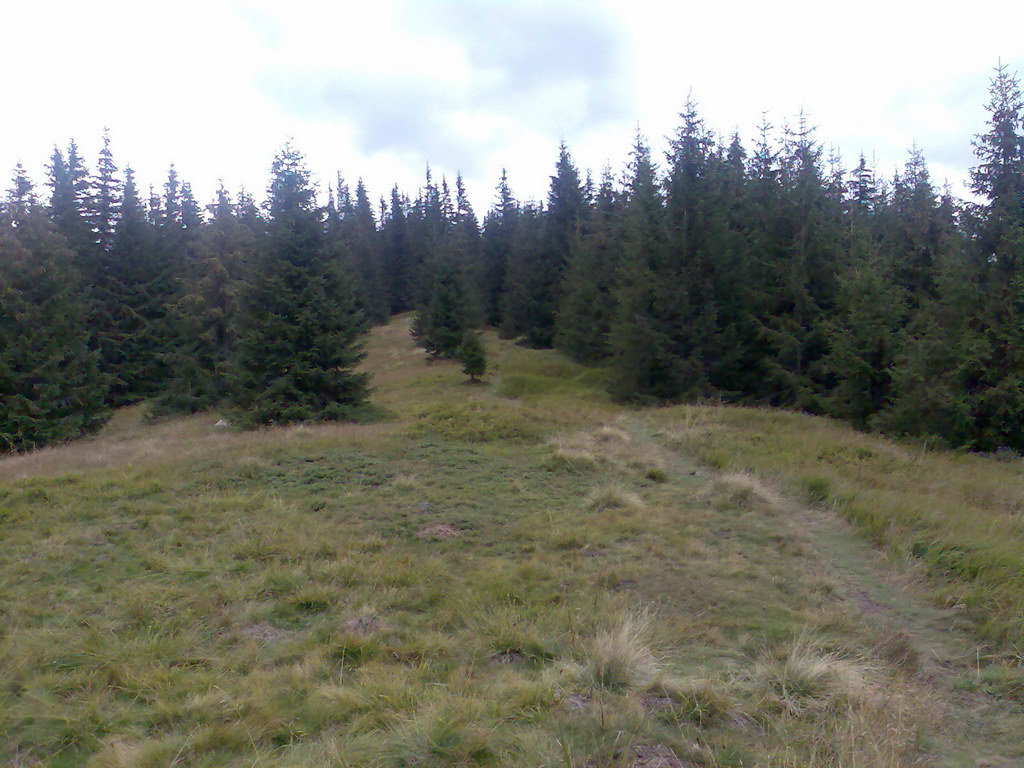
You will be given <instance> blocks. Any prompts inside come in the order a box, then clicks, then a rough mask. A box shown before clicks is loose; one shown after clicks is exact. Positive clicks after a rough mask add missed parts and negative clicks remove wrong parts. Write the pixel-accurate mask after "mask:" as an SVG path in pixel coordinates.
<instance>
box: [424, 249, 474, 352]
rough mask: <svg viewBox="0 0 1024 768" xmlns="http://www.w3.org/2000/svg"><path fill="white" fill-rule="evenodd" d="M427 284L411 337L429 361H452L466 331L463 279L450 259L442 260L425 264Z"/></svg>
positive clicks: (466, 319)
mask: <svg viewBox="0 0 1024 768" xmlns="http://www.w3.org/2000/svg"><path fill="white" fill-rule="evenodd" d="M429 281H430V282H429V285H428V286H427V288H426V294H425V296H424V298H423V303H422V304H421V305H420V307H419V308H418V310H417V312H416V316H415V317H414V318H413V322H412V328H411V332H412V337H413V339H414V340H415V341H416V343H417V344H418V345H419V346H420V347H422V348H423V349H425V350H426V351H427V352H429V353H430V356H431V357H432V358H436V357H443V358H451V359H454V358H456V357H457V353H458V349H459V345H460V344H462V342H463V339H464V338H465V335H466V331H467V329H468V328H469V322H468V318H467V303H466V289H465V286H464V284H463V278H462V275H461V273H460V271H459V269H458V267H457V266H456V264H455V263H454V262H453V261H452V260H451V259H448V258H442V259H438V260H437V261H436V262H435V263H433V264H431V265H429Z"/></svg>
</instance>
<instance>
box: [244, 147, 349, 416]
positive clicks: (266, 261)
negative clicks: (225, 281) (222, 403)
mask: <svg viewBox="0 0 1024 768" xmlns="http://www.w3.org/2000/svg"><path fill="white" fill-rule="evenodd" d="M268 195H269V199H268V201H267V216H268V221H267V228H268V229H267V240H266V248H265V252H264V253H263V254H262V258H261V262H260V264H259V265H258V267H257V269H256V271H255V274H254V275H253V277H252V285H251V286H250V287H249V288H248V290H247V291H246V292H245V294H244V296H243V298H242V306H241V310H240V313H239V319H238V326H237V327H238V338H237V342H236V344H235V349H234V365H233V369H232V377H231V378H232V382H231V383H232V386H231V393H230V397H231V402H232V404H233V406H234V407H235V409H236V411H237V413H238V417H239V418H240V420H241V421H242V422H243V423H247V424H253V425H258V424H287V423H291V422H300V421H324V420H338V419H346V418H352V417H354V416H356V415H357V413H358V411H359V409H360V407H361V406H363V405H364V404H365V402H366V399H367V396H368V392H369V390H368V380H369V374H367V373H363V372H359V371H356V367H357V366H358V364H359V362H360V361H361V360H362V359H363V357H364V355H365V353H364V352H363V344H364V337H365V333H366V321H365V318H364V317H363V315H362V313H361V312H360V310H359V308H358V306H357V303H356V296H355V291H354V286H353V285H352V283H351V281H350V280H348V279H347V278H346V277H345V276H343V275H342V274H341V273H340V271H339V270H338V269H337V268H336V267H335V266H334V265H332V264H331V263H330V261H329V260H328V259H327V258H325V256H324V254H323V222H322V217H321V214H320V211H319V209H318V208H317V205H316V200H315V193H314V190H313V187H312V184H311V180H310V174H309V171H308V170H307V169H306V167H305V163H304V160H303V157H302V155H301V154H300V153H299V152H298V151H297V150H296V149H295V148H293V147H292V146H291V145H290V144H286V145H285V146H284V148H283V149H282V150H281V151H280V152H279V153H278V155H277V156H276V157H275V159H274V162H273V165H272V167H271V181H270V187H269V190H268Z"/></svg>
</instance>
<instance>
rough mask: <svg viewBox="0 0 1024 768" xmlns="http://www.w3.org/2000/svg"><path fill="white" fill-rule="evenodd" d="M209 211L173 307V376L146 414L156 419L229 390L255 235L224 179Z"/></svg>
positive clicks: (210, 402) (197, 407) (208, 403)
mask: <svg viewBox="0 0 1024 768" xmlns="http://www.w3.org/2000/svg"><path fill="white" fill-rule="evenodd" d="M210 213H211V218H210V221H209V223H208V224H205V225H203V226H202V227H201V228H200V230H199V232H198V233H197V234H196V245H195V258H194V260H192V261H191V262H190V264H189V269H188V272H187V275H186V278H185V280H184V283H183V288H182V291H181V296H180V297H179V298H178V299H177V300H176V301H175V302H174V304H173V305H172V306H171V311H170V314H171V317H170V320H171V324H172V327H173V329H174V331H175V334H176V338H177V341H176V344H175V345H174V348H173V349H172V350H171V352H169V353H168V356H167V362H168V367H169V369H170V371H171V372H172V374H173V378H172V379H171V381H170V382H169V384H168V385H167V387H166V388H165V389H164V391H163V392H162V393H161V394H160V395H159V397H157V398H156V399H155V401H154V402H153V405H152V407H151V410H150V415H151V416H152V417H154V418H157V417H160V416H163V415H166V414H172V413H195V412H196V411H201V410H204V409H206V408H211V407H213V406H215V405H217V404H218V403H219V402H220V401H221V400H222V399H224V397H225V396H226V393H227V382H226V377H227V373H228V366H229V363H230V359H231V350H232V347H233V344H234V329H233V327H232V324H233V322H234V319H235V316H236V315H237V312H238V297H239V294H240V292H241V291H242V289H243V286H244V284H245V279H246V278H247V276H248V271H249V270H250V269H251V267H252V263H253V259H254V254H255V251H256V247H257V240H256V237H255V236H254V233H253V232H252V230H251V229H250V228H249V227H247V226H246V225H245V224H243V223H242V221H241V220H240V214H239V209H238V208H237V206H235V205H234V204H233V203H232V201H231V197H230V195H229V194H228V192H227V190H226V189H225V188H224V186H223V184H222V185H221V187H220V189H218V191H217V199H216V201H215V202H214V204H213V205H211V206H210Z"/></svg>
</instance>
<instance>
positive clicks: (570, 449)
mask: <svg viewBox="0 0 1024 768" xmlns="http://www.w3.org/2000/svg"><path fill="white" fill-rule="evenodd" d="M548 445H549V446H550V448H551V458H550V459H549V460H548V463H547V466H548V468H549V469H552V470H556V471H557V470H562V471H566V472H572V473H582V472H590V471H593V470H595V469H597V468H598V465H599V464H600V459H599V458H598V456H597V455H596V454H595V453H594V451H593V450H592V446H590V445H588V444H587V441H585V440H581V439H580V438H579V437H578V436H573V437H570V436H567V435H556V436H555V437H553V438H551V439H549V440H548Z"/></svg>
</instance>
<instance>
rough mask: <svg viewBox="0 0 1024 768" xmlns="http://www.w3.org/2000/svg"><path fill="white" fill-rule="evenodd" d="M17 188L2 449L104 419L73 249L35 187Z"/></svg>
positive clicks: (10, 239) (0, 227)
mask: <svg viewBox="0 0 1024 768" xmlns="http://www.w3.org/2000/svg"><path fill="white" fill-rule="evenodd" d="M15 189H16V190H18V193H19V195H20V196H21V199H20V200H19V199H15V200H14V201H11V200H9V201H8V202H7V204H6V205H5V206H4V209H5V211H4V213H5V215H4V217H3V218H4V219H5V220H4V221H3V222H0V451H5V450H14V451H23V450H29V449H32V448H37V447H40V446H43V445H47V444H50V443H55V442H60V441H63V440H69V439H71V438H74V437H78V436H80V435H83V434H88V433H90V432H94V431H96V430H97V429H99V428H100V427H101V426H102V425H103V423H104V422H105V421H106V414H105V410H104V405H103V400H104V384H103V379H102V377H101V376H100V373H99V369H98V367H97V359H96V358H97V356H96V353H95V352H94V351H92V350H91V349H90V327H89V323H88V322H87V316H86V309H87V308H86V305H85V303H84V302H83V300H82V299H81V290H82V286H81V284H80V282H79V278H78V275H77V273H76V272H75V270H74V267H73V265H72V261H73V254H72V252H71V251H70V250H69V248H68V246H67V242H66V241H65V239H64V238H63V237H62V236H61V235H59V234H58V233H56V232H55V231H54V230H53V227H52V225H51V224H50V222H49V221H48V220H47V218H46V216H45V214H44V212H43V211H42V209H41V208H39V207H38V206H37V205H35V204H34V202H32V194H31V191H30V190H29V191H26V190H25V189H24V188H21V185H20V184H19V180H18V179H16V182H15ZM26 198H27V200H28V204H27V205H26V204H25V203H26ZM12 203H13V204H12Z"/></svg>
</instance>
